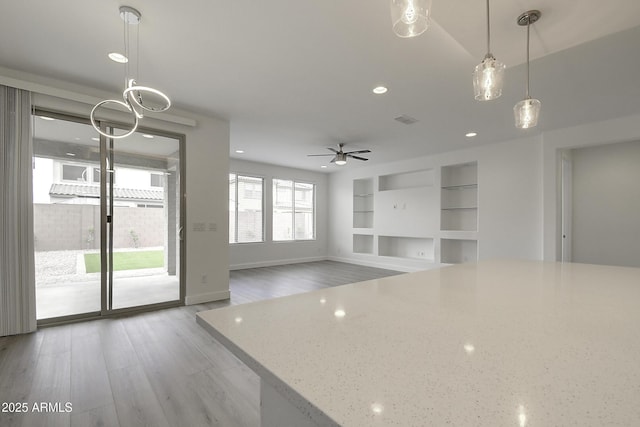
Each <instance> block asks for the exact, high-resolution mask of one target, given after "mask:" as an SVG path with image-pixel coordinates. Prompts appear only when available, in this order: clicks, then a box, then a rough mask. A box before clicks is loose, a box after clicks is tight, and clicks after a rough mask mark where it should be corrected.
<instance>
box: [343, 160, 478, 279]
mask: <svg viewBox="0 0 640 427" xmlns="http://www.w3.org/2000/svg"><path fill="white" fill-rule="evenodd" d="M438 174H439V176H438ZM374 213H375V215H374ZM477 235H478V164H477V162H471V163H461V164H455V165H446V166H442V167H439V168H429V169H423V170H414V171H409V172H400V173H394V174H386V175H377V176H372V177H366V178H359V179H354V180H353V234H352V237H353V254H359V255H361V258H363V259H364V256H363V255H366V256H367V257H369V256H371V257H375V256H377V257H381V259H380V261H383V260H382V258H383V257H384V258H387V259H386V261H384V262H388V263H391V264H395V265H402V266H407V267H409V268H429V265H433V264H434V263H436V262H438V263H443V264H455V263H462V262H470V261H476V260H477V259H478V241H477Z"/></svg>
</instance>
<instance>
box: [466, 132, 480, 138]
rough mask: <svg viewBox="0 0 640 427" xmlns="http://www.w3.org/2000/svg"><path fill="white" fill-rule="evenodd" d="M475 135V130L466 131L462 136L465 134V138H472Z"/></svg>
mask: <svg viewBox="0 0 640 427" xmlns="http://www.w3.org/2000/svg"><path fill="white" fill-rule="evenodd" d="M476 135H478V133H477V132H469V133H466V134H465V135H464V136H466V137H467V138H473V137H474V136H476Z"/></svg>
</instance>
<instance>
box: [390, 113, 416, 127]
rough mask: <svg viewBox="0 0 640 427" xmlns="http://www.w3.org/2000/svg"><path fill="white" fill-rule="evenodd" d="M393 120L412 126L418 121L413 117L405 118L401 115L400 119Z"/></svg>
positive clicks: (405, 116) (404, 115)
mask: <svg viewBox="0 0 640 427" xmlns="http://www.w3.org/2000/svg"><path fill="white" fill-rule="evenodd" d="M394 120H397V121H399V122H400V123H402V124H405V125H412V124H414V123H416V122H417V121H418V119H414V118H413V117H411V116H407V115H406V114H403V115H401V116H400V117H396V118H395V119H394Z"/></svg>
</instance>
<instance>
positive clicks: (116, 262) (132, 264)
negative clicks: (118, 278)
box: [84, 251, 164, 273]
mask: <svg viewBox="0 0 640 427" xmlns="http://www.w3.org/2000/svg"><path fill="white" fill-rule="evenodd" d="M84 265H85V267H86V269H87V273H98V272H99V271H100V254H84ZM163 266H164V252H163V251H140V252H138V251H135V252H114V253H113V270H114V271H121V270H140V269H142V268H158V267H163Z"/></svg>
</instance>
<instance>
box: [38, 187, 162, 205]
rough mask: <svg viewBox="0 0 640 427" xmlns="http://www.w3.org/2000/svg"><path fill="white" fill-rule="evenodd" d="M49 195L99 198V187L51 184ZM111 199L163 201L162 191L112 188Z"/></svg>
mask: <svg viewBox="0 0 640 427" xmlns="http://www.w3.org/2000/svg"><path fill="white" fill-rule="evenodd" d="M49 194H50V195H51V196H75V197H100V186H99V185H86V184H51V188H50V189H49ZM113 197H114V198H115V199H120V200H153V201H163V200H164V190H162V189H161V190H144V189H140V188H120V187H114V189H113Z"/></svg>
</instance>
